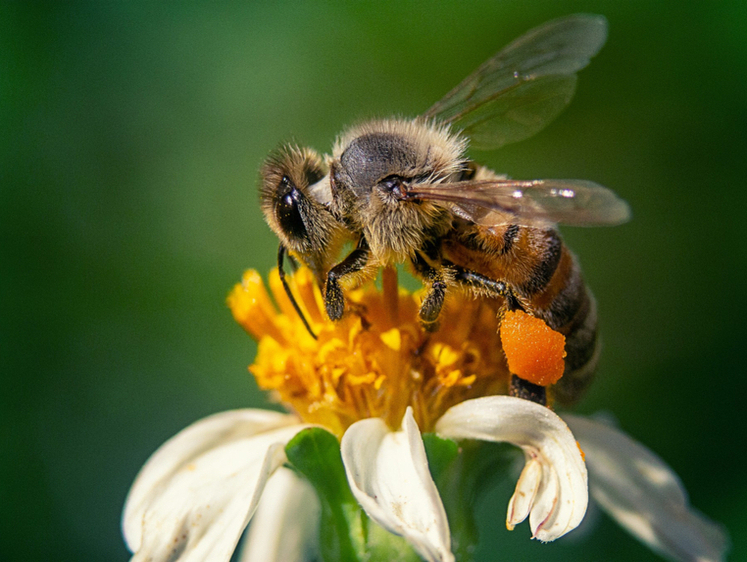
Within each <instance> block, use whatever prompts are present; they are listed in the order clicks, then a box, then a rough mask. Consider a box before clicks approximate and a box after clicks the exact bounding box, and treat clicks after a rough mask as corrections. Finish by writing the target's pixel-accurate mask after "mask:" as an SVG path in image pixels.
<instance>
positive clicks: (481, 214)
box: [407, 179, 630, 226]
mask: <svg viewBox="0 0 747 562" xmlns="http://www.w3.org/2000/svg"><path fill="white" fill-rule="evenodd" d="M407 196H408V198H412V199H421V200H431V201H445V202H449V203H452V204H453V206H454V212H455V213H456V214H457V215H459V216H461V217H462V218H465V219H467V220H469V221H472V222H475V223H477V224H482V225H486V226H492V225H497V224H505V223H513V224H519V225H524V226H537V225H540V224H546V223H563V224H568V225H573V226H613V225H616V224H621V223H624V222H626V221H627V220H629V219H630V207H628V204H627V203H626V202H625V201H623V200H622V199H620V198H619V197H618V196H617V195H616V194H615V192H614V191H612V190H610V189H607V188H606V187H603V186H601V185H599V184H597V183H594V182H591V181H585V180H511V179H496V180H484V181H462V182H453V183H437V184H420V185H415V186H413V187H412V188H410V189H408V190H407Z"/></svg>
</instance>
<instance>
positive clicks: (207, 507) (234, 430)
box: [122, 410, 306, 562]
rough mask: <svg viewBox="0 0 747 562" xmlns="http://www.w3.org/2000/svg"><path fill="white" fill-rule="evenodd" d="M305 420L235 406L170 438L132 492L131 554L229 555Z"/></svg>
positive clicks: (127, 518) (127, 526)
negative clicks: (267, 483) (288, 443)
mask: <svg viewBox="0 0 747 562" xmlns="http://www.w3.org/2000/svg"><path fill="white" fill-rule="evenodd" d="M303 427H306V426H303V425H300V424H298V419H297V418H295V417H294V416H289V415H285V414H279V413H277V412H269V411H264V410H235V411H229V412H223V413H221V414H216V415H214V416H210V417H208V418H205V419H204V420H201V421H199V422H197V423H195V424H193V425H191V426H189V427H187V428H186V429H184V430H183V431H181V432H180V433H178V434H177V435H176V436H174V437H173V438H171V439H170V440H169V441H167V442H166V443H165V444H164V445H163V446H162V447H161V448H160V449H159V450H158V451H156V453H155V454H154V455H153V456H152V457H151V458H150V459H149V460H148V462H147V463H146V464H145V466H144V467H143V468H142V470H141V471H140V474H139V475H138V477H137V479H136V480H135V483H134V484H133V486H132V489H131V490H130V494H129V496H128V498H127V502H126V505H125V512H124V517H123V522H122V524H123V530H124V535H125V539H126V541H127V544H128V546H129V547H130V549H131V550H132V551H133V552H135V556H134V557H133V560H149V561H159V560H164V561H165V560H169V561H171V562H173V561H175V560H180V561H189V562H195V561H200V560H208V559H209V560H211V561H213V560H215V561H220V560H226V561H227V560H229V558H230V557H231V554H232V553H233V550H234V549H235V547H236V543H237V542H238V540H239V537H240V536H241V533H242V531H243V530H244V528H245V527H246V524H247V523H248V521H249V518H250V517H251V515H252V514H253V512H254V509H255V508H256V504H257V501H258V500H259V496H260V495H261V493H262V490H263V488H264V485H265V482H266V480H267V477H268V476H269V475H270V474H271V473H272V472H273V471H274V470H275V469H276V468H277V467H278V466H279V465H281V464H282V463H283V462H285V452H284V447H285V445H286V443H287V442H288V441H289V440H290V439H292V438H293V436H294V435H296V433H298V432H299V431H300V430H301V429H302V428H303Z"/></svg>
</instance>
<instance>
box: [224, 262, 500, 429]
mask: <svg viewBox="0 0 747 562" xmlns="http://www.w3.org/2000/svg"><path fill="white" fill-rule="evenodd" d="M289 282H290V285H291V288H292V291H293V294H294V295H295V297H296V299H297V301H298V303H299V305H300V307H301V309H302V310H303V311H304V314H305V316H306V318H307V319H308V320H309V323H310V324H311V327H312V329H313V331H314V332H315V334H317V336H318V338H317V339H316V340H315V339H314V338H312V337H311V335H310V334H309V333H308V331H307V330H306V328H305V327H304V325H303V322H302V321H301V318H300V317H299V316H298V314H297V313H296V312H295V310H294V309H293V306H292V304H291V302H290V300H289V299H288V297H287V295H286V294H285V291H284V290H283V286H282V283H281V282H280V278H279V276H278V272H277V270H273V271H272V273H271V274H270V277H269V286H270V290H271V292H272V297H273V299H274V303H273V302H272V300H271V299H270V295H269V294H268V292H267V290H266V288H265V286H264V283H263V282H262V278H261V277H260V275H259V274H258V273H257V272H256V271H253V270H249V271H247V272H246V273H245V274H244V276H243V278H242V281H241V283H239V284H237V285H236V286H235V287H234V288H233V290H232V291H231V293H230V295H229V296H228V305H229V306H230V308H231V312H232V313H233V316H234V318H235V319H236V321H237V322H238V323H239V324H240V325H241V326H242V327H243V328H244V329H245V330H246V331H247V332H248V333H249V334H250V335H251V336H252V337H253V338H254V339H256V340H257V341H258V351H257V357H256V360H255V362H254V364H253V365H251V366H250V367H249V370H250V371H251V373H252V374H253V375H254V376H255V378H256V379H257V384H258V385H259V386H260V388H262V389H265V390H271V391H274V392H275V393H276V396H277V397H278V399H279V400H280V401H281V402H283V403H284V404H285V405H286V406H288V407H289V408H291V409H293V410H294V411H295V412H296V413H297V414H298V415H299V416H300V417H301V418H302V419H303V420H304V421H306V422H309V423H315V424H319V425H321V426H323V427H325V428H327V429H329V430H330V431H331V432H333V433H335V434H337V435H342V433H343V432H344V431H345V429H346V428H347V427H348V426H349V425H351V424H352V423H354V422H356V421H358V420H360V419H364V418H370V417H379V418H382V419H383V420H385V421H386V422H387V424H389V425H390V426H391V427H392V428H393V429H397V428H398V426H399V423H400V422H401V420H402V417H403V415H404V413H405V409H406V408H407V406H412V407H413V410H414V414H415V419H416V420H417V422H418V425H419V426H420V429H421V430H422V431H430V430H432V429H433V425H434V424H435V422H436V420H437V419H438V418H439V417H440V416H441V415H442V414H443V413H444V412H445V411H446V410H447V409H448V408H450V407H451V406H453V405H455V404H458V403H459V402H463V401H464V400H468V399H470V398H476V397H479V396H487V395H492V394H505V393H506V392H507V389H508V380H509V375H508V368H507V366H506V358H505V356H504V354H503V351H502V348H501V341H500V337H499V335H498V331H497V330H498V320H497V319H496V310H497V309H496V307H495V305H494V304H493V303H492V302H491V301H489V300H488V299H479V300H477V299H473V298H470V297H468V296H466V295H462V294H459V293H456V292H453V293H452V294H451V295H450V296H449V298H448V299H447V301H446V303H445V305H444V309H443V312H442V314H441V317H440V329H439V330H438V331H436V332H433V333H429V332H426V331H424V330H423V329H422V328H421V326H420V323H419V321H418V309H419V306H420V300H421V296H420V295H419V294H418V293H415V294H412V293H409V292H407V291H406V290H404V289H402V288H399V287H398V286H397V280H396V272H395V271H394V270H385V271H384V274H383V280H382V285H383V290H381V291H380V290H378V289H377V288H376V287H375V286H374V284H373V283H369V284H367V285H365V286H364V287H362V288H360V289H356V290H352V291H347V293H346V298H347V303H346V314H345V316H344V317H343V318H342V320H340V321H339V322H332V321H331V320H329V319H328V318H327V316H326V313H325V312H324V299H323V297H322V295H321V293H320V291H319V289H318V287H317V285H316V283H315V282H314V280H313V277H312V275H311V273H310V271H309V270H308V269H305V268H301V269H299V270H298V272H296V274H295V275H293V276H291V277H290V278H289Z"/></svg>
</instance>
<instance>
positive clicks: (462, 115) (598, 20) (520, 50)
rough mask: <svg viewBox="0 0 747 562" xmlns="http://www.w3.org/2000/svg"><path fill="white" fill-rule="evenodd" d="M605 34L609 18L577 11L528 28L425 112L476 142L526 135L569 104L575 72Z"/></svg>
mask: <svg viewBox="0 0 747 562" xmlns="http://www.w3.org/2000/svg"><path fill="white" fill-rule="evenodd" d="M606 39H607V20H605V19H604V18H603V17H602V16H594V15H588V14H576V15H572V16H568V17H565V18H560V19H557V20H553V21H550V22H547V23H545V24H544V25H541V26H540V27H537V28H535V29H532V30H531V31H529V32H527V33H526V34H525V35H523V36H522V37H519V38H518V39H517V40H516V41H514V42H513V43H511V44H510V45H508V46H507V47H506V48H505V49H503V50H502V51H500V52H498V53H497V54H496V55H495V56H494V57H493V58H491V59H489V60H488V61H486V62H485V63H484V64H483V65H482V66H480V68H478V69H477V70H476V71H475V72H473V73H472V74H471V75H469V76H468V77H467V78H465V79H464V81H462V83H461V84H459V85H458V86H457V87H456V88H454V89H453V90H452V91H451V92H449V93H448V94H446V96H445V97H444V98H443V99H442V100H441V101H439V102H437V103H436V104H435V105H434V106H433V107H431V108H430V109H429V110H428V111H426V112H425V114H424V117H426V118H432V119H435V120H437V121H440V122H443V123H453V124H454V125H455V126H456V127H457V128H459V129H461V130H462V131H463V133H464V134H465V135H466V136H468V137H469V138H470V139H471V144H472V146H474V147H476V148H481V149H494V148H498V147H499V146H502V145H504V144H507V143H511V142H517V141H520V140H523V139H525V138H527V137H529V136H531V135H533V134H535V133H536V132H538V131H539V130H540V129H542V128H543V127H544V126H545V125H547V124H548V123H550V121H552V120H553V119H554V118H555V117H556V116H557V115H558V114H559V113H560V111H561V110H562V109H563V108H564V107H565V106H566V105H568V103H569V102H570V100H571V97H573V92H574V90H575V87H576V72H578V71H579V70H581V69H582V68H584V67H585V66H586V65H587V64H589V60H590V59H591V57H593V56H594V55H595V54H596V53H597V52H598V51H599V49H601V48H602V45H604V42H605V40H606Z"/></svg>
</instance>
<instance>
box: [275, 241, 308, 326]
mask: <svg viewBox="0 0 747 562" xmlns="http://www.w3.org/2000/svg"><path fill="white" fill-rule="evenodd" d="M285 254H286V249H285V246H283V244H280V245H279V246H278V275H280V282H281V283H282V284H283V289H285V294H286V295H288V298H289V299H290V301H291V304H292V305H293V308H294V309H295V311H296V313H298V316H299V317H300V318H301V322H303V325H304V326H305V327H306V330H307V331H308V332H309V335H311V337H312V338H314V339H317V337H316V334H314V331H313V330H312V329H311V326H310V325H309V321H308V320H306V317H305V316H304V315H303V312H302V311H301V307H300V306H298V301H296V297H294V296H293V293H292V292H291V289H290V285H288V281H287V280H286V278H285V270H284V269H283V262H284V261H285Z"/></svg>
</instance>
